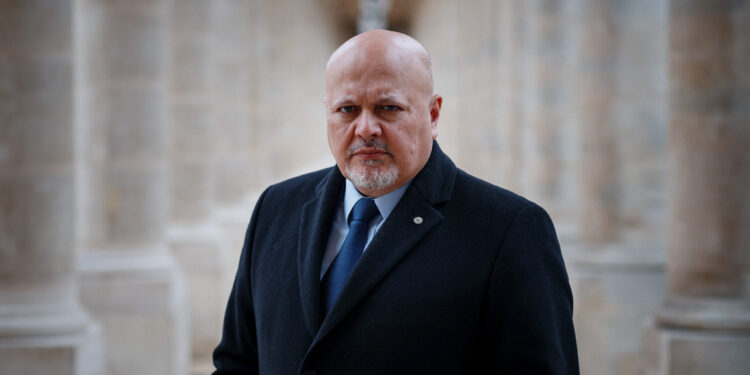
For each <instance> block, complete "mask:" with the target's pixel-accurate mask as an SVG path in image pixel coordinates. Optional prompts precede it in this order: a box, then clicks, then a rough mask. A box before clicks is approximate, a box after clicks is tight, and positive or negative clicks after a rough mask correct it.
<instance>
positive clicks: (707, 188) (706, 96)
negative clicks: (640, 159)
mask: <svg viewBox="0 0 750 375" xmlns="http://www.w3.org/2000/svg"><path fill="white" fill-rule="evenodd" d="M669 7H670V9H669V13H670V22H669V68H670V110H671V119H670V126H669V156H670V158H669V167H670V202H669V203H670V206H669V207H670V214H669V231H668V235H669V249H668V259H667V284H666V285H667V296H666V298H665V302H664V305H663V307H662V308H661V309H660V310H659V311H658V312H657V314H656V318H655V323H654V325H652V326H650V327H648V328H647V330H646V339H645V342H646V346H645V350H644V351H645V353H646V355H647V360H648V362H647V363H648V367H647V370H648V372H647V373H648V374H688V373H690V374H717V375H726V374H737V375H739V374H747V373H750V356H748V353H750V283H749V282H750V231H749V230H748V228H750V199H748V191H750V132H749V131H748V129H750V127H749V126H748V124H750V112H749V111H748V106H747V93H748V90H750V69H748V66H750V64H748V62H750V32H749V31H750V29H748V25H750V3H748V2H746V1H745V2H736V1H735V2H728V1H708V0H692V1H686V0H679V1H678V0H673V1H670V3H669Z"/></svg>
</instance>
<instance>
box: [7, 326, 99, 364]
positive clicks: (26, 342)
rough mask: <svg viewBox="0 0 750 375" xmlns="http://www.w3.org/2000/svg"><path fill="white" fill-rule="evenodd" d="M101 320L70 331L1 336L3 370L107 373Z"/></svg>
mask: <svg viewBox="0 0 750 375" xmlns="http://www.w3.org/2000/svg"><path fill="white" fill-rule="evenodd" d="M102 351H103V350H102V337H101V329H100V327H99V325H98V324H95V323H88V324H86V325H85V326H84V327H83V329H81V330H76V331H73V332H69V333H59V334H50V335H32V336H18V337H2V338H0V374H24V375H48V374H60V375H99V374H103V373H104V369H103V360H102V356H103V353H102Z"/></svg>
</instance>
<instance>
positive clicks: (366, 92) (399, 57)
mask: <svg viewBox="0 0 750 375" xmlns="http://www.w3.org/2000/svg"><path fill="white" fill-rule="evenodd" d="M442 102H443V98H441V97H440V95H437V94H433V93H432V70H431V68H430V55H429V54H428V53H427V51H426V50H425V49H424V47H422V45H421V44H419V42H417V41H416V40H414V39H412V38H411V37H409V36H407V35H404V34H401V33H396V32H392V31H386V30H373V31H368V32H366V33H363V34H359V35H357V36H355V37H354V38H351V39H349V40H348V41H346V43H344V44H343V45H342V46H341V47H339V48H338V49H337V50H336V51H335V52H334V53H333V55H332V56H331V58H330V59H329V60H328V65H326V99H325V105H326V118H327V121H328V144H329V146H330V147H331V152H332V153H333V157H334V159H336V164H337V165H338V167H339V170H340V171H341V173H342V175H343V176H344V177H346V179H348V180H349V181H351V182H352V183H353V184H354V186H355V187H356V188H357V189H358V190H359V191H360V193H362V194H364V195H367V196H370V197H378V196H381V195H383V194H387V193H389V192H391V191H394V190H395V189H398V188H399V187H400V186H404V184H406V183H407V182H409V181H411V179H412V178H414V176H416V175H417V173H419V171H420V170H421V169H422V167H424V165H425V163H427V159H428V158H429V156H430V153H431V151H432V142H433V140H434V139H435V138H436V137H437V122H438V117H439V116H440V106H441V104H442Z"/></svg>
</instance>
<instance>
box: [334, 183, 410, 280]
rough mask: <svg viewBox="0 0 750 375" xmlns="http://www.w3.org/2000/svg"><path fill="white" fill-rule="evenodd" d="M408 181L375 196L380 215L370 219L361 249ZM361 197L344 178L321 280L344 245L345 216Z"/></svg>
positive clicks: (380, 223) (369, 239)
mask: <svg viewBox="0 0 750 375" xmlns="http://www.w3.org/2000/svg"><path fill="white" fill-rule="evenodd" d="M410 183H411V181H409V182H407V183H406V184H404V186H401V187H400V188H398V189H396V190H394V191H392V192H390V193H388V194H384V195H381V196H379V197H377V198H375V206H377V207H378V211H380V215H375V217H374V218H373V219H372V221H370V230H369V231H368V232H367V243H366V244H365V250H363V251H367V246H368V245H369V244H370V241H371V240H372V238H373V237H375V233H377V231H378V230H379V229H380V227H381V226H382V225H383V223H384V222H385V219H387V218H388V216H389V215H390V214H391V212H392V211H393V209H394V208H395V207H396V204H398V202H399V201H400V200H401V197H402V196H403V195H404V192H405V191H406V188H407V187H409V184H410ZM361 198H365V196H364V195H362V194H361V193H360V192H359V191H358V190H357V188H355V187H354V184H352V183H351V181H349V180H346V188H345V190H344V199H343V200H339V203H338V207H337V208H336V213H335V216H334V218H333V225H332V226H331V233H330V234H329V235H328V245H327V246H326V251H325V253H324V254H323V264H322V265H321V267H320V279H321V280H322V279H323V275H325V273H326V271H327V270H328V267H329V266H330V265H331V263H333V260H334V259H335V258H336V254H338V253H339V249H341V246H342V245H344V240H345V239H346V235H347V234H348V233H349V223H347V220H346V218H347V217H349V212H351V211H352V208H354V205H355V204H356V203H357V202H358V201H359V200H360V199H361Z"/></svg>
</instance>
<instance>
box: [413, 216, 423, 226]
mask: <svg viewBox="0 0 750 375" xmlns="http://www.w3.org/2000/svg"><path fill="white" fill-rule="evenodd" d="M413 221H414V224H417V225H419V224H422V223H424V219H422V217H420V216H415V217H414V220H413Z"/></svg>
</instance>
